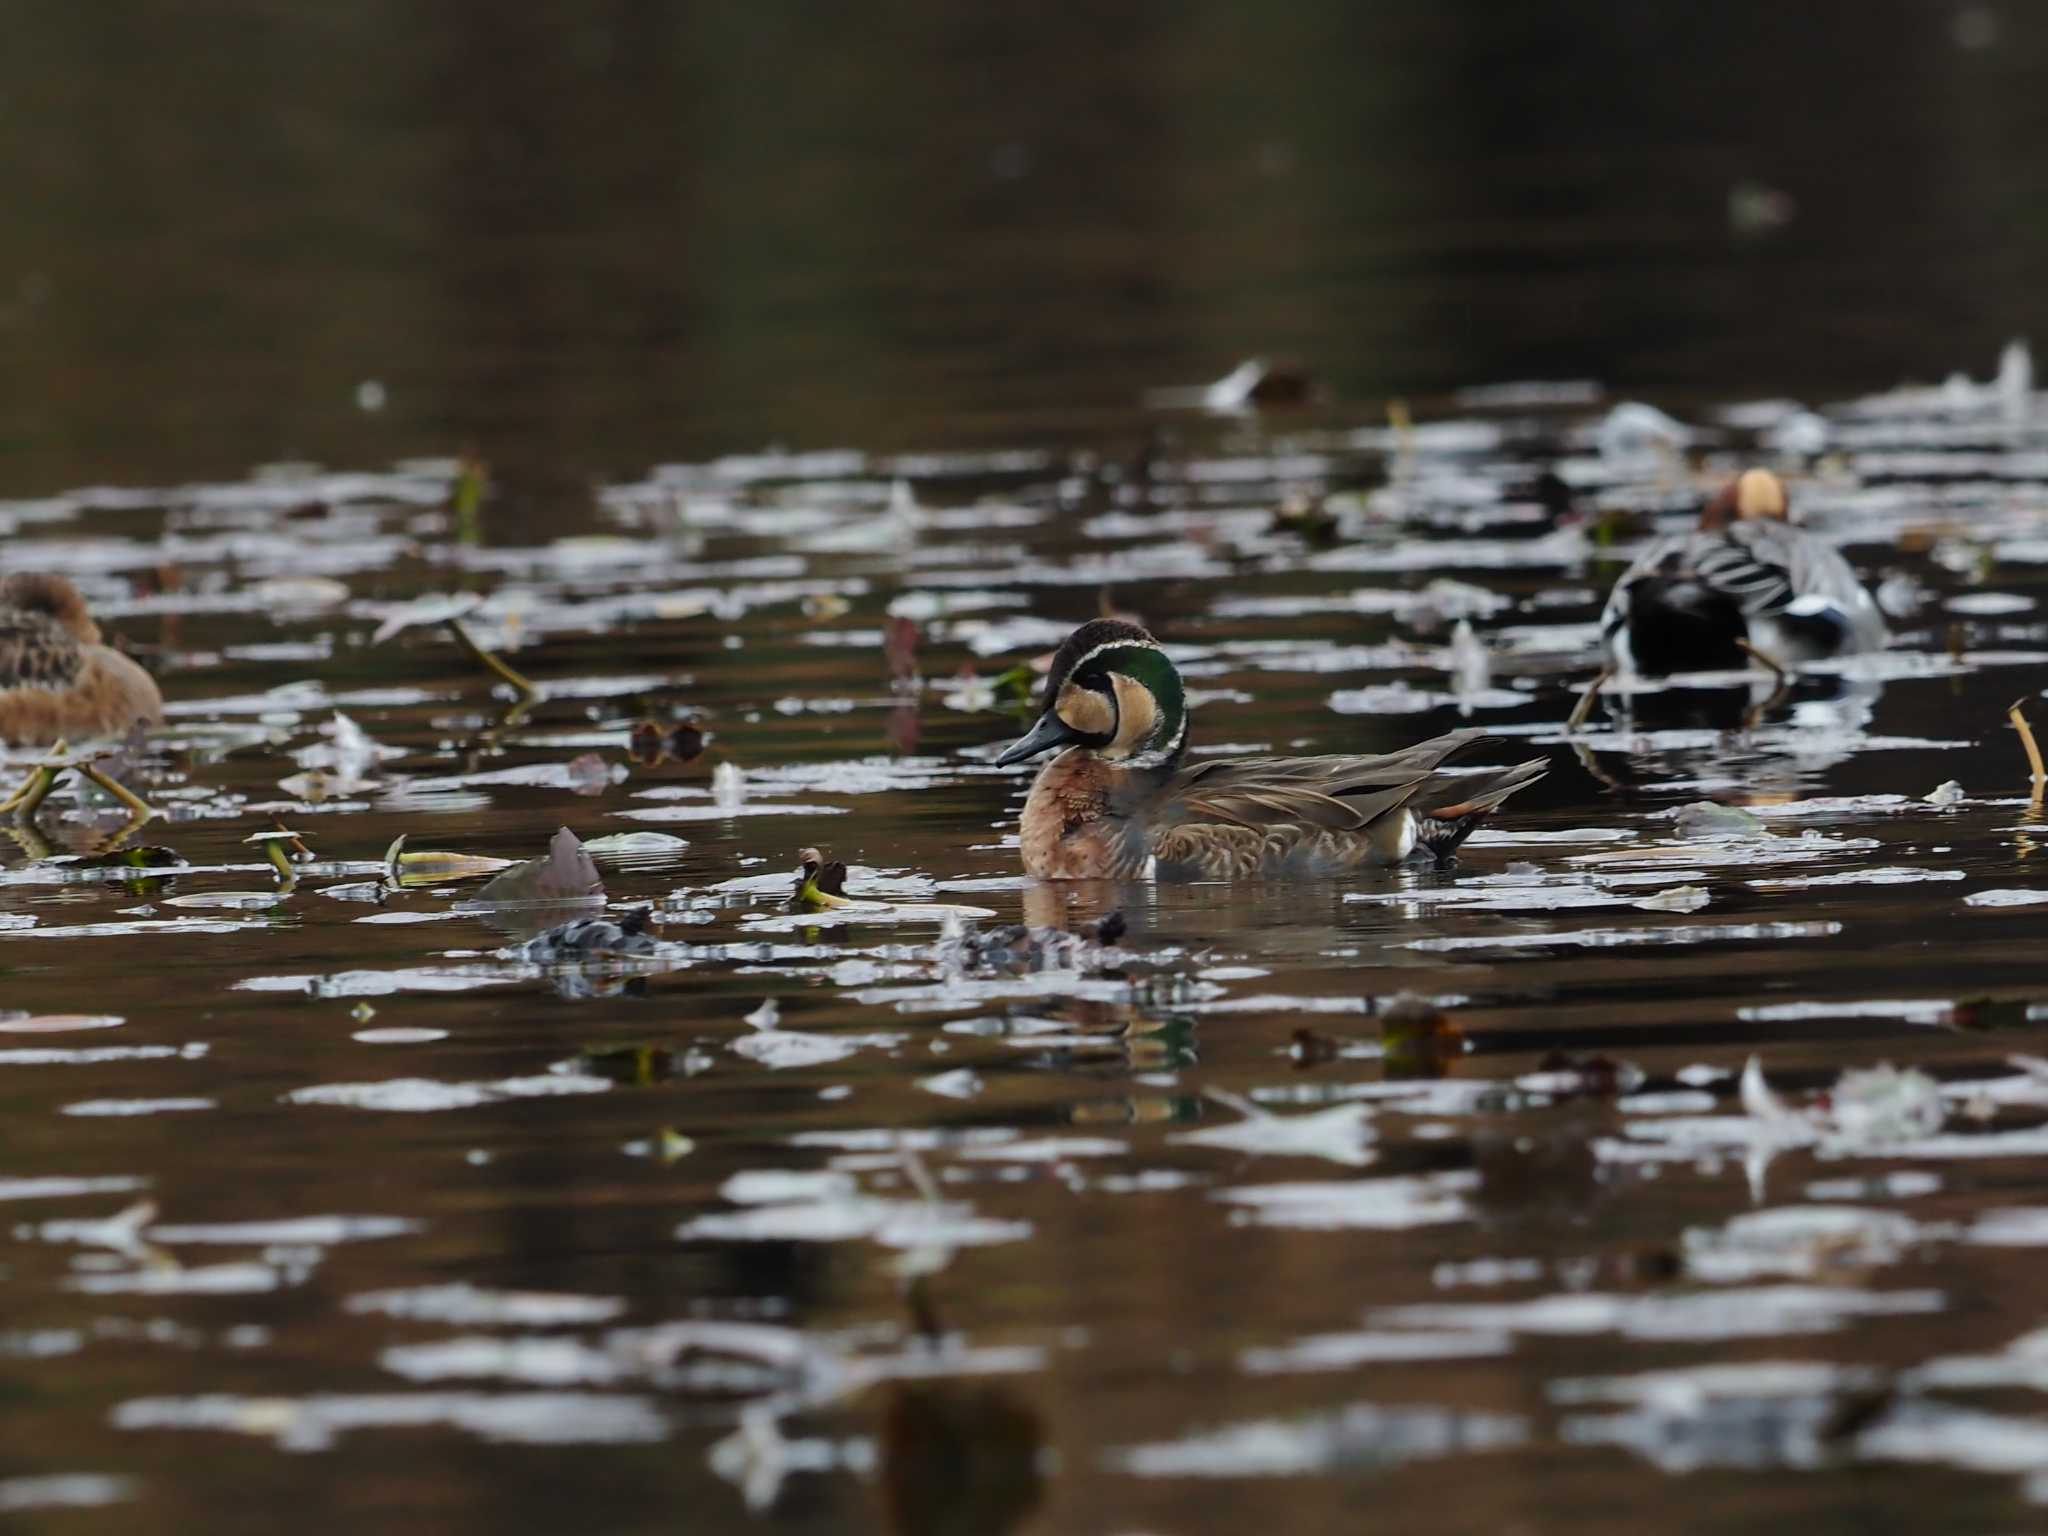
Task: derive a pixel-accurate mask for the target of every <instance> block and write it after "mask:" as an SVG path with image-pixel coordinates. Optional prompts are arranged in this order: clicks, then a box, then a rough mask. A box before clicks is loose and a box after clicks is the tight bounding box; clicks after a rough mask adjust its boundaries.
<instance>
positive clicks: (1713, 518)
mask: <svg viewBox="0 0 2048 1536" xmlns="http://www.w3.org/2000/svg"><path fill="white" fill-rule="evenodd" d="M1790 516H1791V513H1790V511H1789V509H1788V507H1787V505H1786V501H1785V482H1784V481H1782V480H1780V479H1779V478H1778V477H1777V476H1776V475H1774V474H1772V473H1771V472H1770V471H1769V470H1768V469H1745V470H1744V471H1743V472H1742V473H1741V474H1739V475H1737V476H1736V477H1735V478H1734V479H1733V480H1730V481H1729V482H1728V483H1727V484H1726V485H1724V486H1722V487H1721V489H1720V490H1718V491H1716V492H1715V493H1714V499H1713V500H1712V501H1710V502H1708V503H1707V505H1706V507H1705V509H1704V510H1703V511H1702V512H1701V513H1700V526H1701V527H1702V528H1705V529H1707V530H1709V531H1712V530H1714V529H1717V528H1726V527H1727V526H1728V525H1729V524H1730V523H1752V522H1760V521H1764V520H1766V519H1773V518H1774V519H1776V520H1777V521H1779V522H1781V523H1782V522H1786V521H1788V520H1789V518H1790Z"/></svg>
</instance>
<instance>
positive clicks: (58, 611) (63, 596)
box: [0, 571, 100, 645]
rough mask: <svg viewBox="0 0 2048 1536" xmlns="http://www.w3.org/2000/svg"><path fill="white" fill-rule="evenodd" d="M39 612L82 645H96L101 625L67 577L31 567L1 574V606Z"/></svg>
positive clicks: (25, 611)
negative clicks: (32, 569)
mask: <svg viewBox="0 0 2048 1536" xmlns="http://www.w3.org/2000/svg"><path fill="white" fill-rule="evenodd" d="M4 608H13V609H16V610H18V611H20V612H23V613H40V614H42V615H44V616H45V617H47V618H50V619H53V620H55V621H56V623H57V624H58V625H59V626H61V627H62V628H63V629H64V630H65V631H66V632H67V633H69V634H70V635H71V637H72V638H73V639H75V640H77V641H78V642H79V643H81V644H83V645H98V644H99V641H100V627H99V625H97V624H95V623H93V621H92V615H91V614H90V613H89V612H87V611H86V606H85V599H84V598H83V597H81V596H79V594H78V588H76V587H74V586H73V585H71V582H70V580H69V578H67V577H63V576H51V575H48V574H45V573H41V572H34V571H16V572H15V573H14V574H13V575H11V576H7V577H0V609H4Z"/></svg>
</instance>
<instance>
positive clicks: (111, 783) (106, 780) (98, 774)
mask: <svg viewBox="0 0 2048 1536" xmlns="http://www.w3.org/2000/svg"><path fill="white" fill-rule="evenodd" d="M78 771H79V772H80V773H81V774H83V775H84V776H85V777H86V778H87V779H89V780H91V781H92V782H93V783H94V784H97V785H98V786H99V787H100V788H101V789H103V790H105V791H106V792H107V793H108V794H110V795H112V796H113V797H114V798H115V799H116V800H118V801H120V802H121V803H122V804H123V805H125V806H127V807H128V809H129V810H130V811H131V812H132V813H133V814H135V815H137V816H141V817H144V818H145V819H146V818H148V817H151V816H154V815H156V808H155V807H154V806H152V805H151V804H150V803H149V802H148V801H147V800H145V799H143V798H142V797H141V796H140V795H138V794H136V793H135V791H134V790H132V789H130V788H129V787H128V786H127V785H126V784H123V783H122V782H121V781H120V780H119V779H117V778H115V777H114V776H113V775H112V774H111V773H105V772H103V771H101V770H100V769H98V768H96V767H94V766H93V765H92V764H91V763H81V764H79V767H78Z"/></svg>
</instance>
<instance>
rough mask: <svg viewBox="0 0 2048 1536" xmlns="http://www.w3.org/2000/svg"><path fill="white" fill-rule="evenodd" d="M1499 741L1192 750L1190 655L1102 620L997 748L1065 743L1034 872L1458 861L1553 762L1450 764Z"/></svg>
mask: <svg viewBox="0 0 2048 1536" xmlns="http://www.w3.org/2000/svg"><path fill="white" fill-rule="evenodd" d="M1491 740H1492V738H1489V737H1488V736H1487V735H1486V733H1485V732H1483V731H1478V730H1468V731H1453V732H1451V733H1450V734H1448V735H1444V736H1437V737H1434V738H1432V739H1431V740H1429V741H1424V742H1418V743H1417V744H1416V745H1414V746H1412V747H1408V748H1406V749H1405V750H1403V751H1400V752H1392V753H1388V754H1386V755H1384V756H1373V757H1359V756H1328V757H1246V758H1216V759H1208V760H1205V761H1202V762H1199V763H1192V764H1190V763H1188V762H1186V761H1185V758H1186V755H1187V748H1188V707H1187V693H1186V690H1185V688H1184V687H1183V686H1182V684H1181V676H1180V671H1179V669H1178V668H1177V667H1175V666H1174V664H1173V661H1172V658H1170V657H1169V656H1168V655H1167V654H1166V652H1165V651H1164V650H1162V649H1161V648H1160V646H1159V642H1158V641H1157V640H1155V639H1153V637H1152V636H1151V635H1150V634H1149V633H1148V632H1147V631H1145V630H1144V629H1141V628H1140V627H1139V626H1137V625H1135V624H1130V623H1125V622H1123V621H1120V620H1115V619H1098V620H1096V621H1094V622H1093V623H1089V624H1084V625H1082V626H1081V627H1080V628H1079V629H1077V630H1075V631H1074V633H1073V634H1072V635H1070V636H1068V638H1067V640H1066V642H1065V644H1063V645H1062V646H1061V647H1060V649H1059V651H1058V653H1057V654H1056V655H1055V656H1054V657H1053V662H1052V669H1051V671H1050V673H1049V674H1048V675H1047V677H1046V684H1045V708H1044V712H1043V713H1042V714H1040V716H1039V717H1038V722H1037V724H1035V725H1034V726H1032V728H1031V730H1030V731H1029V732H1028V733H1027V734H1026V735H1025V736H1024V738H1023V739H1022V740H1020V741H1018V742H1017V743H1016V744H1015V745H1013V746H1011V747H1010V748H1009V749H1008V750H1007V751H1005V752H1004V753H1003V754H1002V755H1001V756H1000V757H998V758H997V759H996V761H997V763H998V764H1004V765H1007V764H1011V763H1021V762H1025V761H1027V760H1029V759H1031V758H1034V757H1037V756H1039V755H1040V754H1042V753H1045V752H1051V751H1055V750H1057V751H1058V754H1059V755H1058V756H1056V757H1054V758H1053V759H1052V760H1051V761H1050V762H1048V763H1046V765H1045V766H1044V767H1043V768H1041V769H1039V771H1038V777H1037V778H1036V779H1035V780H1034V781H1033V783H1032V785H1031V790H1030V793H1029V795H1028V796H1027V797H1026V798H1025V802H1024V816H1023V822H1022V826H1021V829H1020V839H1019V841H1020V846H1021V849H1022V852H1023V858H1024V869H1025V872H1026V873H1028V874H1031V875H1035V876H1037V877H1039V878H1040V879H1051V880H1059V879H1068V880H1079V879H1143V878H1155V879H1161V880H1259V879H1274V878H1282V877H1290V876H1294V877H1304V878H1313V877H1316V876H1326V875H1334V874H1342V873H1345V872H1347V871H1351V870H1356V869H1362V868H1366V867H1370V866H1373V865H1385V864H1397V863H1402V862H1405V861H1407V860H1410V859H1422V858H1428V859H1434V860H1436V861H1438V862H1445V861H1448V860H1449V859H1450V858H1451V857H1452V856H1453V855H1454V854H1455V853H1456V852H1457V850H1458V847H1459V845H1460V844H1462V843H1463V842H1464V841H1465V839H1466V838H1467V837H1469V836H1470V835H1471V833H1472V831H1473V829H1474V828H1475V827H1476V826H1478V825H1479V823H1480V822H1481V821H1482V820H1484V819H1485V817H1486V816H1488V815H1489V814H1490V813H1492V812H1493V811H1494V810H1495V809H1497V808H1498V807H1499V806H1500V804H1501V802H1503V801H1504V800H1506V799H1507V798H1508V796H1510V795H1512V794H1513V793H1514V792H1515V791H1516V790H1518V789H1522V788H1524V787H1526V786H1527V785H1530V784H1533V783H1534V782H1535V781H1536V780H1537V779H1539V778H1541V777H1542V776H1543V774H1544V772H1545V769H1546V768H1547V766H1548V765H1547V764H1546V763H1545V762H1544V760H1543V759H1541V758H1532V759H1530V760H1529V761H1527V762H1523V763H1517V764H1515V765H1514V766H1513V767H1509V768H1501V769H1497V770H1492V771H1486V770H1480V771H1477V772H1449V771H1446V769H1445V766H1444V765H1445V764H1447V763H1449V762H1451V761H1452V760H1453V759H1456V758H1460V757H1463V756H1465V755H1466V754H1468V753H1471V752H1473V751H1475V750H1477V749H1478V748H1480V747H1482V746H1485V745H1487V744H1488V743H1489V742H1490V741H1491Z"/></svg>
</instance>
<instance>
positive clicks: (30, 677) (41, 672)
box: [0, 610, 84, 688]
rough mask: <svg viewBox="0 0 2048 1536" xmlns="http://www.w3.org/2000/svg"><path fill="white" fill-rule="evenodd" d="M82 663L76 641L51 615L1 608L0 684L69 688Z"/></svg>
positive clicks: (80, 652)
mask: <svg viewBox="0 0 2048 1536" xmlns="http://www.w3.org/2000/svg"><path fill="white" fill-rule="evenodd" d="M83 667H84V657H83V654H82V648H81V647H80V646H79V643H78V642H77V641H76V640H75V639H73V638H72V637H71V636H70V635H68V634H66V633H65V632H64V631H63V630H62V629H60V628H59V627H58V626H57V625H56V624H55V623H54V622H52V621H51V620H50V619H47V618H45V617H43V616H42V615H41V614H36V613H22V612H20V611H18V610H16V611H11V612H0V688H69V687H71V686H73V685H74V684H75V683H76V682H77V681H78V676H79V673H80V672H81V671H82V670H83Z"/></svg>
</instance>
